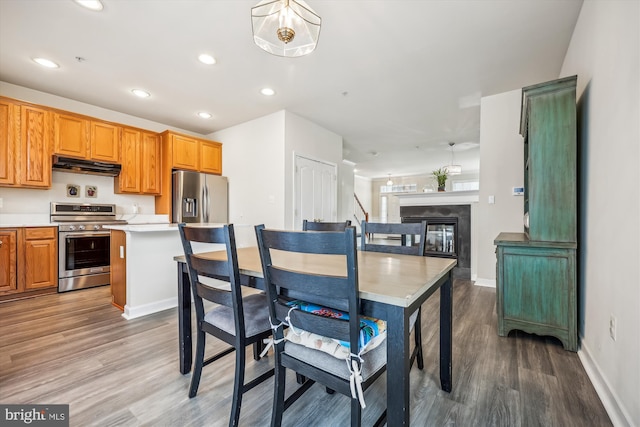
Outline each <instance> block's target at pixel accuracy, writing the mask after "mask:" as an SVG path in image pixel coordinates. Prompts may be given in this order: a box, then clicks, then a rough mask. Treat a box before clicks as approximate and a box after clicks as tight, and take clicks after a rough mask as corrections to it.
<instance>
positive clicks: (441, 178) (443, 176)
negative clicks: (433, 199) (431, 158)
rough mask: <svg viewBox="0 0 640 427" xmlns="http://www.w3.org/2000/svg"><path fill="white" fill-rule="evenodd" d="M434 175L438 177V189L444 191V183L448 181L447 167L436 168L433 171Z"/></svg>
mask: <svg viewBox="0 0 640 427" xmlns="http://www.w3.org/2000/svg"><path fill="white" fill-rule="evenodd" d="M433 176H435V177H436V180H437V181H438V191H444V185H445V183H446V182H447V171H446V169H442V168H439V169H436V170H434V171H433Z"/></svg>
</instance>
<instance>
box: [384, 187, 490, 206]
mask: <svg viewBox="0 0 640 427" xmlns="http://www.w3.org/2000/svg"><path fill="white" fill-rule="evenodd" d="M396 197H398V199H399V200H400V206H437V205H470V204H473V203H478V201H479V192H478V191H477V190H475V191H446V192H438V193H405V194H396Z"/></svg>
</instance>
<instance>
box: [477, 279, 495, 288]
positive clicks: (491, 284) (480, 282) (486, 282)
mask: <svg viewBox="0 0 640 427" xmlns="http://www.w3.org/2000/svg"><path fill="white" fill-rule="evenodd" d="M474 283H475V285H476V286H484V287H486V288H495V287H496V279H481V278H477V279H476V281H475V282H474Z"/></svg>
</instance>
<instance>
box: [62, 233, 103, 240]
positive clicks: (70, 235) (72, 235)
mask: <svg viewBox="0 0 640 427" xmlns="http://www.w3.org/2000/svg"><path fill="white" fill-rule="evenodd" d="M58 234H59V236H58V237H64V238H66V239H79V238H82V237H102V236H110V235H111V232H109V231H107V232H100V231H98V232H92V231H90V232H84V231H81V232H79V233H78V232H77V231H61V232H59V233H58Z"/></svg>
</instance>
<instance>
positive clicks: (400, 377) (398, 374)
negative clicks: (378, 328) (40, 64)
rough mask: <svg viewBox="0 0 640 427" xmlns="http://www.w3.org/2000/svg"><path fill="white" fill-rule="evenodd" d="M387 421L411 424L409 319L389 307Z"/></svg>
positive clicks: (399, 311)
mask: <svg viewBox="0 0 640 427" xmlns="http://www.w3.org/2000/svg"><path fill="white" fill-rule="evenodd" d="M387 312H388V317H387V424H388V425H389V426H408V425H409V370H410V366H409V358H410V353H409V319H408V318H407V317H405V309H404V308H403V307H397V306H387Z"/></svg>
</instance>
